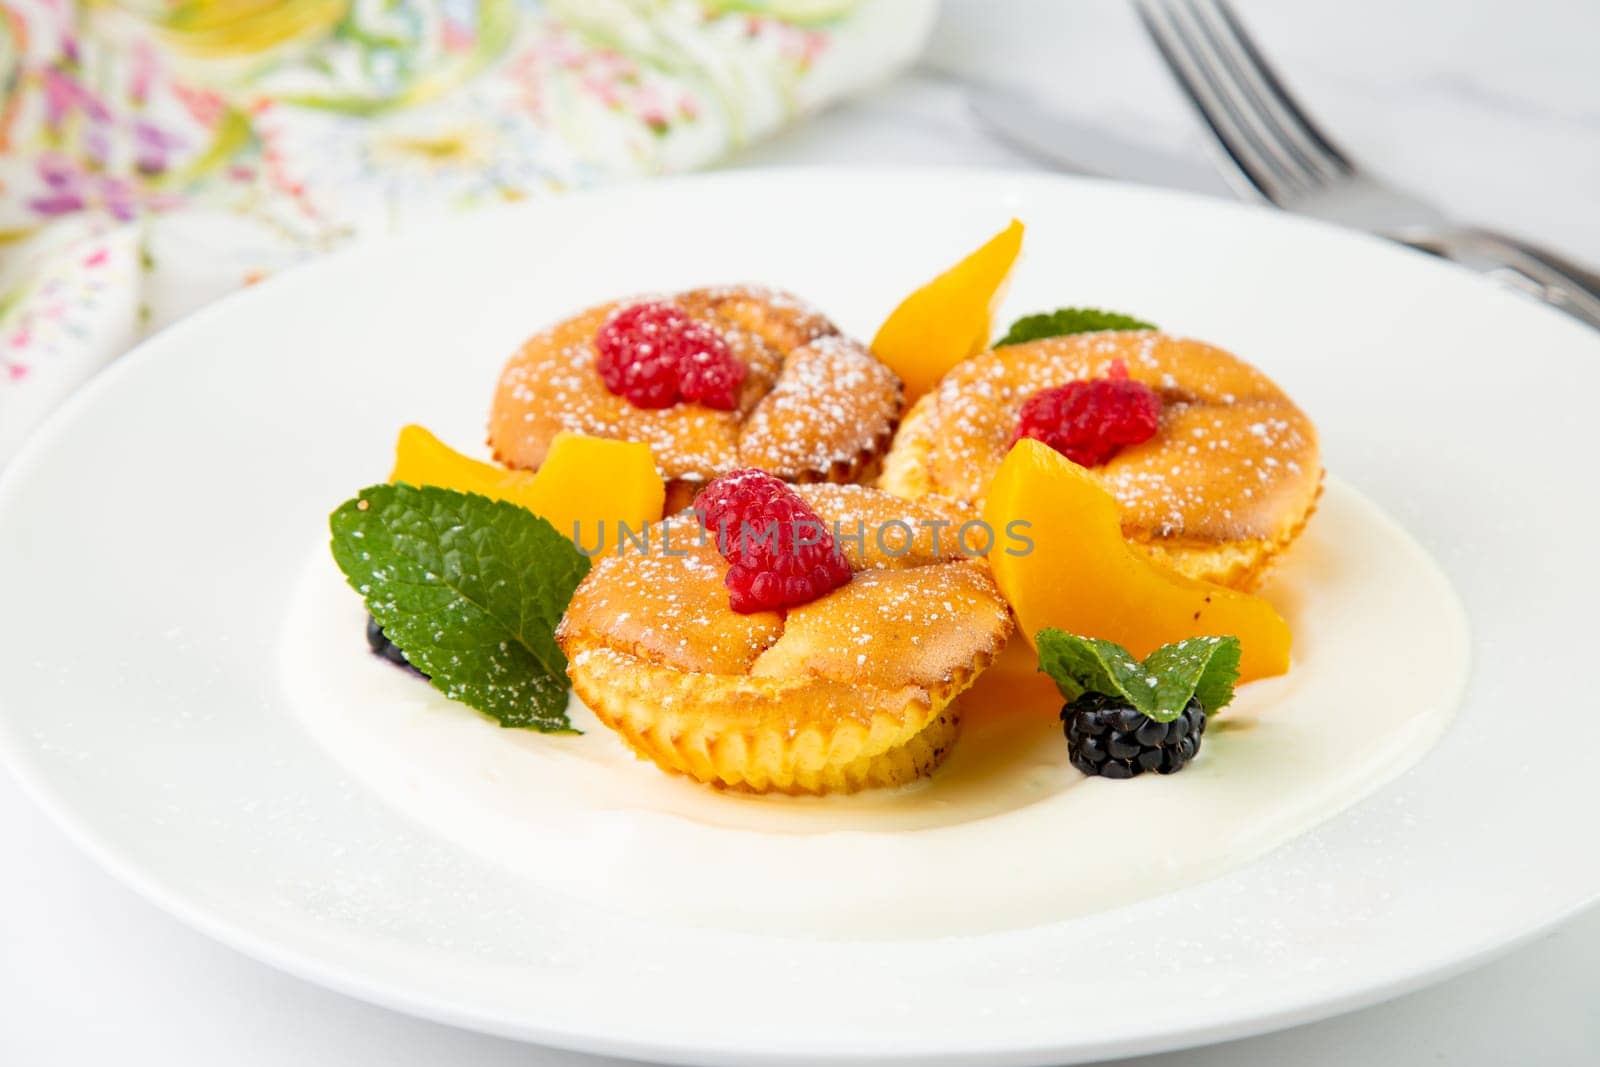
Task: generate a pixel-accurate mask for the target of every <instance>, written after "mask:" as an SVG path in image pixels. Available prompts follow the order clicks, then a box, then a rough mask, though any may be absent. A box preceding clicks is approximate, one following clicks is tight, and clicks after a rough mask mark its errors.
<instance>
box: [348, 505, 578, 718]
mask: <svg viewBox="0 0 1600 1067" xmlns="http://www.w3.org/2000/svg"><path fill="white" fill-rule="evenodd" d="M328 525H329V527H330V529H331V530H332V532H333V546H332V547H333V558H334V560H335V561H336V562H337V563H338V564H339V569H340V570H342V571H344V575H345V578H346V580H347V581H349V583H350V586H351V588H353V589H355V591H356V592H358V593H360V594H361V595H362V597H364V598H365V599H366V602H367V610H368V611H370V612H372V616H373V618H375V619H377V620H378V625H379V626H381V627H383V632H384V635H385V636H387V637H388V638H389V640H391V641H393V642H394V643H395V644H396V645H398V646H400V650H401V651H402V652H404V653H405V657H406V659H407V660H409V661H410V662H411V663H413V664H414V665H415V666H416V667H417V669H418V670H420V671H422V672H423V673H424V674H426V675H428V676H429V679H430V680H431V681H432V683H433V686H434V688H435V689H438V690H439V691H440V692H442V693H444V695H445V696H447V697H449V698H450V699H452V700H459V701H461V702H462V703H463V704H467V705H469V706H471V707H473V708H476V709H477V710H479V711H481V712H483V713H484V714H485V715H488V716H491V717H492V718H494V719H496V720H498V721H499V723H500V725H502V726H516V727H524V728H530V729H534V730H539V731H541V732H545V733H553V732H566V731H570V730H571V729H572V723H571V722H570V721H569V720H568V718H567V659H566V657H565V656H564V655H562V652H561V648H560V646H558V645H557V644H556V640H555V629H556V624H557V623H559V622H560V621H561V615H562V613H563V612H564V611H566V608H567V604H568V602H569V601H570V600H571V599H572V592H573V590H574V589H576V588H577V586H578V582H579V581H581V580H582V579H583V576H584V575H585V574H587V573H588V571H589V560H588V559H587V558H586V557H585V556H584V555H583V554H582V553H581V552H579V551H578V550H577V548H575V547H574V546H573V544H572V542H571V541H569V540H568V539H567V538H566V537H564V536H563V535H561V534H560V533H557V532H556V529H555V527H553V526H551V525H550V524H549V523H548V522H546V521H545V520H544V519H541V518H540V517H539V516H537V515H535V514H534V513H533V512H531V511H528V510H527V509H525V508H520V507H517V506H516V505H515V504H508V503H506V502H504V501H499V500H490V499H489V498H487V497H482V496H478V495H476V494H472V493H458V492H456V491H454V490H451V489H438V488H433V487H425V488H421V489H419V488H416V487H414V486H410V485H403V484H396V485H375V486H372V487H370V488H367V489H363V490H362V491H361V493H360V495H359V496H357V497H356V498H355V499H354V500H348V501H346V502H345V503H344V504H342V505H340V507H339V508H338V510H337V511H335V512H334V513H333V514H332V515H331V516H329V519H328Z"/></svg>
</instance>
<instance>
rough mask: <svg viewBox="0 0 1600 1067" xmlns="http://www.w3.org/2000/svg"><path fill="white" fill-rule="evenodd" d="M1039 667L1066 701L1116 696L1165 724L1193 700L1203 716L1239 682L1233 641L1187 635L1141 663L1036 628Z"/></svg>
mask: <svg viewBox="0 0 1600 1067" xmlns="http://www.w3.org/2000/svg"><path fill="white" fill-rule="evenodd" d="M1034 642H1035V644H1036V645H1037V646H1038V649H1039V669H1040V670H1041V671H1044V672H1045V673H1046V674H1048V675H1049V676H1050V677H1051V679H1053V680H1054V681H1055V683H1056V688H1057V689H1059V690H1060V691H1061V696H1062V697H1063V698H1064V699H1065V700H1067V701H1069V702H1070V701H1073V700H1077V699H1078V698H1079V697H1080V696H1082V695H1083V694H1084V693H1103V694H1105V695H1106V696H1110V697H1120V698H1122V699H1124V700H1126V701H1127V702H1128V703H1129V704H1130V705H1132V706H1133V707H1135V708H1138V709H1139V710H1140V711H1141V712H1143V713H1144V714H1145V715H1148V716H1149V717H1150V718H1152V719H1154V720H1155V721H1156V722H1171V721H1172V720H1174V719H1176V718H1177V717H1178V716H1179V715H1181V714H1183V709H1184V707H1185V706H1187V705H1188V703H1189V698H1190V697H1194V698H1195V699H1197V700H1199V701H1200V706H1201V707H1202V708H1204V709H1205V711H1206V714H1207V715H1211V714H1214V713H1215V712H1217V711H1218V710H1219V709H1221V708H1223V707H1225V706H1226V705H1227V704H1228V703H1229V702H1230V701H1232V700H1233V686H1234V683H1235V682H1237V681H1238V680H1239V639H1238V638H1237V637H1190V638H1186V639H1185V640H1182V641H1177V642H1174V643H1173V644H1170V645H1162V646H1161V647H1160V648H1158V649H1156V650H1155V651H1154V652H1152V653H1150V655H1148V656H1146V657H1145V658H1144V660H1143V662H1141V661H1139V660H1137V659H1134V658H1133V655H1132V654H1131V653H1130V652H1129V651H1128V650H1127V649H1125V648H1123V647H1122V646H1121V645H1119V644H1117V643H1116V642H1114V641H1102V640H1099V639H1098V638H1094V637H1079V636H1078V635H1077V634H1069V633H1067V632H1066V631H1065V630H1040V631H1039V633H1038V635H1037V636H1036V637H1035V638H1034Z"/></svg>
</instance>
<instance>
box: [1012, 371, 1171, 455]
mask: <svg viewBox="0 0 1600 1067" xmlns="http://www.w3.org/2000/svg"><path fill="white" fill-rule="evenodd" d="M1160 425H1161V398H1160V397H1158V396H1156V394H1155V390H1153V389H1151V388H1150V387H1149V386H1148V385H1145V384H1144V383H1143V382H1136V381H1132V380H1130V379H1129V378H1128V365H1127V364H1126V363H1124V362H1123V361H1122V360H1120V359H1119V360H1117V361H1116V362H1114V363H1112V364H1111V370H1110V373H1109V374H1108V376H1107V377H1104V378H1090V379H1088V380H1086V381H1076V382H1068V383H1067V384H1066V385H1058V386H1056V387H1055V388H1053V389H1041V390H1039V391H1038V392H1037V393H1034V394H1033V395H1032V396H1030V397H1029V398H1028V399H1027V400H1025V401H1023V404H1022V411H1021V412H1020V413H1019V414H1018V416H1017V430H1016V433H1014V434H1013V435H1012V437H1011V443H1012V444H1016V443H1017V442H1018V441H1020V440H1022V439H1023V438H1024V437H1031V438H1033V439H1034V440H1036V441H1043V442H1044V443H1045V444H1047V445H1049V446H1050V447H1051V448H1053V449H1055V450H1056V451H1057V452H1060V453H1061V454H1062V455H1063V456H1066V457H1067V458H1068V459H1070V460H1072V462H1074V463H1078V464H1081V465H1083V466H1085V467H1098V466H1099V465H1100V464H1102V463H1105V462H1106V461H1108V460H1109V459H1111V457H1112V456H1114V455H1116V454H1117V453H1118V452H1120V451H1122V449H1123V448H1125V447H1127V446H1128V445H1136V444H1139V443H1141V442H1144V441H1148V440H1150V438H1152V437H1154V436H1155V435H1156V430H1157V429H1158V428H1159V427H1160Z"/></svg>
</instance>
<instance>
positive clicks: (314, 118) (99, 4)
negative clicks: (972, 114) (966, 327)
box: [0, 0, 934, 464]
mask: <svg viewBox="0 0 1600 1067" xmlns="http://www.w3.org/2000/svg"><path fill="white" fill-rule="evenodd" d="M933 3H934V0H542V2H539V0H477V2H473V0H80V2H72V0H22V2H21V3H18V4H0V93H3V97H0V464H3V463H4V462H5V460H6V459H8V458H9V456H10V455H11V454H12V452H14V451H15V449H16V446H17V445H18V444H19V443H20V441H21V439H22V437H23V436H24V435H25V434H26V433H27V432H28V431H29V430H30V429H31V428H32V427H33V426H34V425H35V424H36V423H37V422H38V421H39V420H40V419H41V418H42V417H43V416H44V415H45V414H46V413H47V412H48V411H49V410H50V409H51V408H53V407H54V406H55V405H56V404H57V403H59V402H60V401H61V400H62V399H63V398H64V397H65V396H66V395H67V393H69V392H70V391H71V390H72V389H73V388H74V387H75V386H77V385H78V384H80V383H81V382H82V381H84V380H85V379H86V378H88V377H89V376H90V375H92V374H93V373H94V372H95V371H96V370H98V369H99V368H100V367H102V366H104V365H105V364H106V363H107V362H109V361H110V360H112V359H113V358H115V357H116V356H117V355H119V354H121V353H122V352H123V351H125V350H126V349H127V348H128V347H130V346H131V345H132V344H134V343H135V342H136V341H138V340H139V339H140V338H141V337H143V336H145V335H146V334H148V333H149V332H150V331H151V330H154V329H156V328H158V327H160V326H162V325H165V324H166V323H168V322H171V321H172V320H174V319H176V318H178V317H179V316H181V315H184V314H186V313H187V312H189V311H191V310H193V309H194V308H196V307H198V306H200V305H201V304H203V303H205V302H207V301H209V300H212V299H215V298H216V297H218V296H220V295H222V294H223V293H226V292H228V291H230V290H232V289H234V288H237V287H238V286H241V285H247V284H249V283H251V282H252V281H255V280H257V279H259V278H261V277H263V276H265V275H267V274H269V273H271V272H273V271H275V270H278V269H281V268H282V267H285V266H287V265H290V264H293V263H295V262H298V261H300V260H303V259H305V258H307V257H309V256H313V255H317V254H319V253H321V252H323V251H326V250H328V249H332V248H335V247H338V246H340V245H342V244H345V243H346V242H348V241H351V240H353V239H355V238H358V237H361V236H366V235H373V234H380V233H386V232H392V231H393V230H395V229H397V228H401V227H404V226H406V225H409V224H411V223H414V222H418V221H422V220H426V219H432V218H437V217H439V216H442V215H449V214H453V213H455V212H459V211H464V210H470V209H472V208H475V207H478V206H480V205H491V204H501V203H505V202H507V201H513V200H519V199H523V198H525V197H537V196H547V195H552V194H556V193H559V192H560V191H561V190H563V189H570V188H575V187H580V186H589V185H594V184H597V183H601V182H605V181H607V180H611V179H615V178H619V177H626V176H636V175H645V174H654V173H662V172H669V171H677V170H684V169H689V168H693V167H697V166H701V165H703V164H706V163H708V162H711V161H714V160H716V159H717V158H719V157H720V156H722V155H724V154H726V153H727V152H728V151H729V150H730V149H732V148H735V147H737V146H739V145H741V144H743V143H746V142H748V141H749V140H751V139H753V138H756V137H759V136H761V135H762V134H765V133H767V132H770V131H771V130H773V129H775V128H777V127H778V126H779V125H781V124H782V123H784V122H785V121H787V120H789V119H791V118H793V117H795V116H798V115H800V114H802V113H804V112H806V111H807V110H810V109H813V108H815V107H818V106H820V105H821V104H823V103H826V102H827V101H829V100H831V99H833V98H836V97H837V96H839V95H841V94H843V93H846V92H849V91H851V90H852V89H855V88H858V87H859V86H861V85H863V84H865V83H867V82H869V81H872V80H875V79H878V78H881V77H884V76H886V75H887V74H888V73H889V72H890V71H892V70H893V69H895V68H896V67H898V66H900V65H902V64H904V63H905V62H907V61H908V60H909V59H910V58H911V57H912V56H913V55H914V54H915V53H916V51H917V49H918V48H919V47H920V46H921V43H922V41H923V38H924V37H925V36H926V34H927V31H928V28H929V26H930V24H931V21H932V15H933Z"/></svg>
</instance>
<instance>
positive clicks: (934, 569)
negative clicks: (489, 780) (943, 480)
mask: <svg viewBox="0 0 1600 1067" xmlns="http://www.w3.org/2000/svg"><path fill="white" fill-rule="evenodd" d="M763 477H765V476H763ZM766 480H767V481H768V482H771V479H770V478H769V479H766ZM772 484H774V485H776V484H778V483H775V482H773V483H772ZM758 488H759V487H758ZM779 489H780V490H781V493H779V492H778V491H772V493H771V495H772V496H773V497H776V496H779V495H781V494H790V495H791V496H793V497H796V498H798V501H799V505H798V507H799V508H800V509H803V510H804V511H805V512H806V513H808V514H810V515H812V516H814V517H815V518H816V519H817V520H820V523H821V524H822V526H823V528H824V529H825V531H827V533H826V538H827V541H826V543H825V544H824V545H823V548H822V550H821V551H822V552H823V553H824V554H836V555H829V556H828V558H831V559H834V561H835V562H837V563H838V566H839V570H840V573H839V574H838V575H837V577H836V578H831V577H830V578H827V579H826V580H824V581H822V584H821V585H815V586H811V587H809V588H806V589H805V590H804V592H803V593H802V595H801V596H800V597H799V598H798V599H799V601H800V602H798V603H796V602H792V601H793V599H795V598H791V602H787V603H785V604H784V605H783V606H781V607H776V608H773V609H764V608H762V607H761V606H760V605H752V604H751V603H749V602H748V600H746V601H745V602H743V603H741V602H740V601H739V599H738V597H739V595H740V592H741V590H742V591H743V592H745V593H746V594H748V592H749V588H750V587H748V586H740V581H741V580H743V579H741V572H740V570H739V568H740V567H741V566H742V564H737V563H734V564H730V562H729V555H725V554H724V548H725V547H726V545H725V544H724V543H723V541H722V538H720V537H719V536H718V535H717V534H715V533H711V532H708V525H707V524H706V522H705V521H703V514H704V513H703V512H700V513H697V512H693V511H691V512H683V513H680V514H677V515H674V516H672V517H671V518H669V519H667V520H665V522H664V523H663V524H662V525H663V531H664V535H663V537H662V538H658V539H657V541H656V542H655V543H654V544H653V545H652V546H651V550H650V551H649V552H644V553H626V554H619V555H612V556H608V557H606V558H604V559H602V560H599V561H598V562H597V563H596V565H595V567H594V569H593V570H592V571H591V572H590V573H589V575H588V577H587V578H585V579H584V581H583V583H582V584H581V585H580V586H579V587H578V590H577V593H576V594H575V595H574V597H573V599H572V603H571V605H570V606H569V607H568V609H567V613H566V616H565V618H564V619H563V621H562V623H561V627H560V630H559V631H558V634H557V637H558V640H559V641H560V643H561V647H562V649H563V650H564V651H565V653H566V655H567V658H568V663H569V667H568V673H569V676H570V678H571V681H572V685H573V689H574V691H575V692H576V693H577V694H578V696H579V698H580V699H582V700H583V702H584V703H585V704H586V705H587V706H588V707H589V708H590V709H591V710H593V711H594V713H595V715H596V716H597V717H598V718H599V719H600V721H601V722H603V723H605V724H606V725H607V726H609V727H610V728H611V729H613V730H615V731H616V732H617V733H618V734H619V735H621V737H622V738H623V739H624V740H625V741H626V742H627V743H628V744H629V745H631V746H632V747H633V748H634V749H635V750H636V751H637V752H638V753H639V754H640V755H642V756H644V757H645V758H647V759H650V760H653V761H654V762H655V763H656V764H657V765H658V766H660V767H661V768H662V769H663V770H666V771H669V772H673V773H677V774H683V775H687V776H689V777H691V778H694V779H696V780H698V781H701V782H706V783H709V784H712V785H715V786H719V787H725V788H730V789H739V790H748V791H753V792H767V791H776V792H784V793H812V794H822V793H841V792H853V791H855V790H859V789H863V788H867V787H872V786H893V785H902V784H905V783H907V782H911V781H913V780H915V779H916V778H918V777H920V776H922V775H926V774H929V773H931V772H932V771H933V769H934V768H935V767H937V766H938V764H939V762H940V760H941V759H943V757H944V755H945V753H946V752H947V751H948V750H949V747H950V745H951V744H952V743H953V742H954V740H955V737H956V732H957V726H958V716H957V711H956V708H955V706H954V705H953V701H954V700H955V698H956V697H957V695H958V694H960V693H961V692H962V690H964V689H966V688H967V687H968V686H969V685H971V684H972V682H973V681H974V680H975V679H976V678H977V676H978V675H979V673H981V672H982V671H983V670H984V669H985V668H986V667H987V666H988V665H989V664H990V663H992V662H993V660H994V659H995V657H996V656H997V655H998V654H999V652H1000V649H1001V647H1002V646H1003V645H1004V644H1005V641H1006V639H1007V637H1008V636H1009V634H1010V632H1011V626H1012V624H1011V617H1010V612H1009V610H1008V609H1007V607H1006V605H1005V602H1004V601H1003V600H1002V599H1001V597H1000V594H999V593H998V591H997V590H996V589H995V586H994V582H993V580H992V579H991V578H990V576H989V572H988V567H987V565H986V564H985V563H984V561H983V560H981V559H971V558H966V557H965V556H963V555H962V553H961V549H960V547H959V545H957V544H956V543H955V539H954V538H952V537H951V536H950V534H949V524H951V523H952V522H955V521H958V519H959V517H958V515H957V514H956V513H955V512H954V511H953V510H952V509H950V508H949V507H947V506H945V505H944V504H942V503H941V502H940V501H937V500H929V501H927V502H924V503H908V502H906V501H903V500H899V499H897V498H895V497H893V496H890V495H889V494H887V493H883V492H879V491H877V490H874V489H869V488H865V487H862V486H856V485H824V484H816V485H803V486H795V487H792V488H791V487H788V486H779ZM714 491H715V487H714V489H713V492H714ZM761 491H762V492H767V490H766V489H764V488H762V489H761ZM708 495H709V494H708ZM703 499H704V498H702V500H703ZM780 503H781V502H780ZM785 506H787V505H785ZM791 513H792V512H791ZM711 529H715V527H714V526H713V527H711ZM724 529H725V527H724ZM941 531H942V532H943V534H944V536H943V539H942V541H941V537H940V534H941ZM857 533H860V535H861V536H859V537H857V536H856V534H857ZM837 557H842V560H839V559H838V558H837ZM816 558H817V559H821V558H823V556H822V555H819V556H817V557H816ZM811 566H812V565H811V564H806V565H805V566H803V567H802V568H801V573H802V574H803V573H805V572H806V571H807V569H808V568H810V567H811ZM823 569H824V570H825V569H826V568H823ZM758 578H759V576H758ZM840 582H842V584H839V583H840ZM802 585H804V583H803V582H802ZM735 604H739V606H740V607H741V608H742V609H743V610H735V607H734V605H735Z"/></svg>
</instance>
